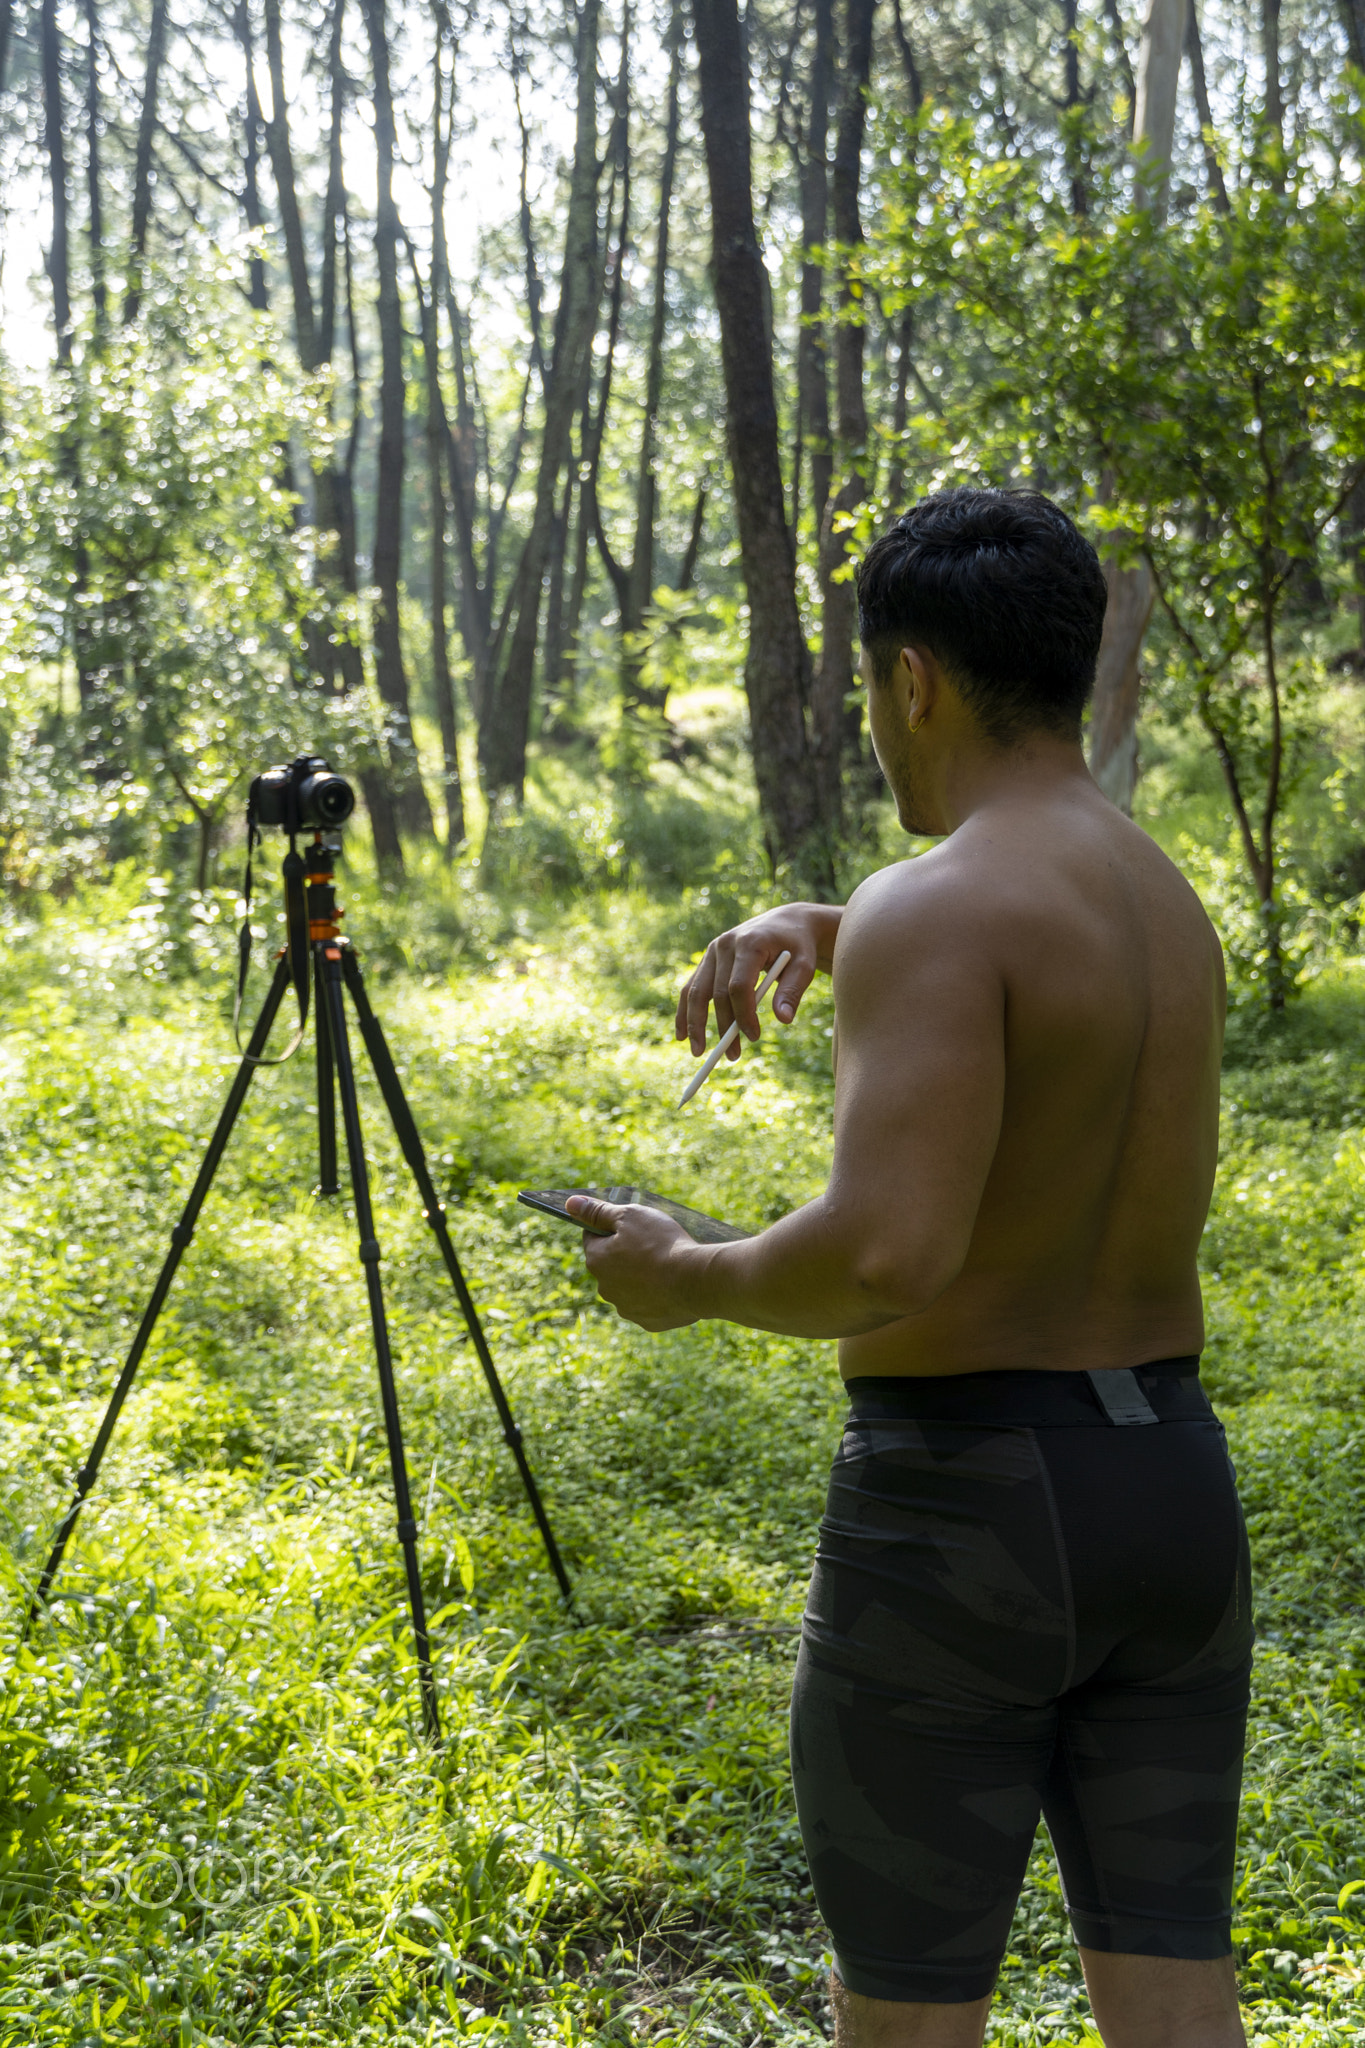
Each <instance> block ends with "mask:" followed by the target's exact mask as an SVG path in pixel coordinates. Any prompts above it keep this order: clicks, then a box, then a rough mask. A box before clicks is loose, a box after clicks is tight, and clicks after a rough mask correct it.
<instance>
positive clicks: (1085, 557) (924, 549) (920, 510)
mask: <svg viewBox="0 0 1365 2048" xmlns="http://www.w3.org/2000/svg"><path fill="white" fill-rule="evenodd" d="M1106 595H1107V593H1106V589H1105V582H1104V573H1103V571H1102V570H1101V568H1100V564H1099V557H1098V556H1097V555H1096V553H1095V550H1094V549H1093V548H1092V547H1091V545H1090V543H1089V541H1088V540H1086V539H1085V537H1084V535H1083V534H1081V533H1079V532H1078V531H1077V529H1076V527H1075V526H1074V525H1073V523H1072V522H1071V520H1069V519H1068V518H1067V516H1066V514H1065V512H1063V511H1061V510H1060V509H1059V507H1057V506H1056V505H1054V504H1053V503H1052V501H1051V499H1050V498H1045V497H1043V496H1042V494H1041V493H1040V492H1038V491H998V490H970V489H961V490H953V491H935V492H934V494H933V496H932V497H928V498H921V500H920V502H919V503H918V505H912V506H911V507H910V510H909V511H908V512H905V513H902V515H901V517H900V518H899V519H898V520H897V521H896V523H895V525H894V526H893V527H892V528H891V531H890V532H889V533H884V534H883V535H882V537H881V539H880V540H878V541H874V543H873V545H872V546H871V547H870V548H869V549H868V551H867V554H866V555H865V556H864V557H863V562H862V566H861V568H860V569H859V571H858V631H859V635H860V637H861V639H862V642H863V645H864V646H865V647H866V649H867V651H868V655H869V657H870V659H871V662H872V673H873V675H874V677H875V678H876V680H877V681H878V682H879V683H886V682H889V680H890V677H891V671H892V669H893V667H894V666H895V661H896V656H897V655H898V653H899V652H900V650H901V648H902V647H906V646H912V647H913V646H919V647H923V648H926V649H927V650H928V652H929V653H930V654H932V655H933V656H934V657H935V659H936V660H937V661H939V662H940V663H941V664H942V666H943V667H944V668H945V669H946V670H947V672H948V674H949V675H950V676H951V678H952V680H953V682H954V683H955V684H956V686H957V688H958V689H959V690H960V691H961V693H962V696H963V698H964V699H965V701H966V702H967V703H968V704H969V705H970V707H971V709H972V710H973V711H974V712H975V713H976V715H977V717H978V718H979V719H980V721H981V723H982V726H983V727H984V728H985V730H986V731H987V732H988V733H989V734H990V736H991V737H992V738H993V739H995V740H998V741H1001V742H1006V741H1009V740H1013V739H1017V738H1018V737H1019V736H1020V735H1021V734H1022V733H1024V732H1027V731H1030V730H1036V729H1037V728H1039V727H1042V728H1044V729H1045V730H1048V731H1052V732H1059V733H1066V734H1067V735H1068V736H1070V735H1072V734H1075V733H1078V732H1079V730H1080V723H1081V713H1082V711H1083V710H1084V709H1085V704H1086V699H1087V698H1088V697H1089V695H1090V692H1091V689H1092V688H1093V687H1094V682H1095V660H1096V657H1097V655H1098V654H1099V651H1100V632H1101V629H1102V627H1103V625H1104V606H1105V599H1106Z"/></svg>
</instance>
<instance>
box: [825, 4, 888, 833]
mask: <svg viewBox="0 0 1365 2048" xmlns="http://www.w3.org/2000/svg"><path fill="white" fill-rule="evenodd" d="M875 14H876V0H846V9H845V17H844V21H845V31H844V64H843V80H842V92H841V96H840V108H839V126H838V133H837V135H836V138H835V146H834V166H833V178H832V181H831V184H832V198H833V215H834V235H835V242H836V255H835V262H834V268H835V273H836V275H837V277H838V281H839V298H838V305H839V323H838V326H837V328H836V330H835V339H834V366H835V376H834V385H835V393H836V397H837V403H838V429H839V438H838V455H839V467H840V469H841V471H842V474H843V481H842V483H841V484H840V486H839V489H838V491H837V492H836V493H835V494H834V496H833V497H831V498H830V499H829V501H828V503H827V504H826V506H825V512H824V517H823V520H822V522H821V527H820V598H821V605H820V662H819V666H818V668H817V669H816V672H815V681H814V686H813V688H812V692H811V739H812V745H813V751H814V755H815V771H816V775H817V778H818V781H819V788H820V801H821V805H822V808H823V811H824V816H825V819H826V821H827V823H828V825H829V827H830V829H831V830H832V831H837V830H838V829H839V826H840V823H841V819H842V785H843V773H842V769H843V751H844V733H845V724H846V721H845V716H844V711H845V705H846V704H847V703H848V700H849V698H850V696H851V693H852V690H853V641H854V634H855V629H856V625H857V599H856V596H855V593H854V589H853V584H852V582H851V580H850V567H851V564H850V561H849V542H848V536H847V533H846V532H845V531H844V529H843V525H842V522H843V521H844V520H845V519H847V518H849V517H850V516H851V515H852V514H854V513H856V511H857V509H858V507H859V506H860V505H861V504H862V502H863V500H864V499H865V498H866V496H867V487H868V486H867V464H868V432H867V399H866V394H865V390H864V382H863V373H864V354H865V346H866V339H867V329H866V327H865V326H864V324H863V299H862V285H861V283H860V281H859V278H858V251H859V248H860V247H861V245H862V241H863V223H862V211H861V206H860V192H861V188H862V164H863V142H864V137H865V134H866V128H867V96H868V86H869V81H870V78H871V71H872V25H873V19H874V17H875Z"/></svg>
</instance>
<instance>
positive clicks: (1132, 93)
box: [1104, 0, 1137, 142]
mask: <svg viewBox="0 0 1365 2048" xmlns="http://www.w3.org/2000/svg"><path fill="white" fill-rule="evenodd" d="M1104 18H1105V20H1106V21H1107V22H1108V23H1109V33H1110V35H1111V37H1112V38H1113V43H1114V57H1115V61H1116V62H1117V64H1118V67H1119V76H1120V78H1122V80H1123V85H1124V95H1125V97H1126V99H1127V101H1128V140H1129V141H1130V142H1131V141H1132V139H1133V128H1134V124H1135V121H1136V116H1137V80H1136V79H1135V78H1134V77H1133V60H1132V58H1131V57H1130V56H1129V55H1128V41H1127V38H1126V37H1125V35H1124V33H1123V16H1122V15H1121V14H1120V13H1119V4H1118V0H1104Z"/></svg>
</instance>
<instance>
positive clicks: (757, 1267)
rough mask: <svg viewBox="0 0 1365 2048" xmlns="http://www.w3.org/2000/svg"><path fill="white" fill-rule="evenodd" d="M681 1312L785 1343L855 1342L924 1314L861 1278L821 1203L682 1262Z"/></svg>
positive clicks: (912, 1301) (848, 1245) (905, 1290)
mask: <svg viewBox="0 0 1365 2048" xmlns="http://www.w3.org/2000/svg"><path fill="white" fill-rule="evenodd" d="M686 1260H687V1270H686V1272H685V1276H684V1278H683V1283H682V1290H681V1291H682V1298H683V1301H684V1303H685V1305H686V1307H687V1308H688V1309H689V1310H690V1311H691V1312H692V1314H693V1315H695V1316H696V1317H697V1319H698V1320H699V1321H711V1320H715V1321H721V1322H727V1323H742V1324H745V1325H747V1327H748V1328H750V1329H754V1330H772V1331H775V1332H776V1333H778V1334H779V1335H781V1336H786V1337H857V1336H861V1335H862V1334H863V1332H864V1331H867V1330H879V1329H881V1328H882V1327H883V1326H884V1325H885V1324H887V1323H894V1322H898V1321H899V1320H900V1318H901V1317H902V1316H905V1315H912V1314H913V1313H914V1312H915V1310H916V1309H917V1308H920V1307H925V1306H927V1300H926V1301H920V1300H919V1299H918V1298H917V1291H916V1290H915V1289H914V1288H913V1286H904V1285H902V1283H901V1282H900V1280H899V1279H898V1280H897V1282H896V1284H895V1288H894V1293H895V1299H894V1300H893V1299H890V1298H888V1290H887V1288H886V1284H885V1282H882V1283H881V1284H880V1285H879V1284H878V1283H877V1282H876V1281H875V1280H873V1279H872V1278H871V1277H870V1276H869V1277H862V1276H860V1274H859V1270H858V1258H857V1253H856V1249H855V1244H854V1241H853V1239H852V1233H851V1232H850V1231H849V1230H848V1227H847V1225H846V1224H844V1223H843V1222H842V1219H840V1218H839V1217H838V1215H837V1213H836V1212H835V1211H834V1209H833V1207H832V1205H831V1204H830V1201H829V1197H828V1196H827V1195H822V1196H820V1197H819V1198H818V1199H817V1200H816V1201H814V1202H808V1203H807V1204H806V1206H805V1208H804V1209H797V1210H795V1211H794V1212H793V1214H792V1215H790V1216H784V1217H783V1218H782V1220H781V1222H780V1223H774V1224H773V1225H772V1227H771V1228H770V1229H768V1230H765V1231H763V1232H762V1233H761V1234H760V1235H759V1236H758V1237H752V1238H745V1239H744V1240H743V1242H742V1243H739V1244H724V1245H698V1246H697V1247H696V1250H695V1252H693V1251H692V1250H690V1249H689V1251H688V1252H687V1254H686Z"/></svg>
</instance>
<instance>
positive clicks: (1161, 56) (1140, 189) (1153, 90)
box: [1133, 0, 1190, 220]
mask: <svg viewBox="0 0 1365 2048" xmlns="http://www.w3.org/2000/svg"><path fill="white" fill-rule="evenodd" d="M1189 5H1190V0H1151V6H1150V8H1149V10H1148V14H1147V19H1146V21H1145V22H1144V23H1143V25H1142V48H1141V50H1140V51H1139V53H1138V71H1137V105H1136V107H1135V108H1134V113H1133V147H1134V149H1136V150H1137V151H1138V152H1139V156H1138V172H1137V180H1138V183H1137V192H1136V194H1135V197H1136V199H1137V202H1138V205H1139V206H1150V207H1151V208H1152V210H1153V212H1154V213H1155V214H1156V216H1157V218H1158V219H1159V220H1160V219H1164V218H1165V213H1166V193H1167V188H1168V186H1169V184H1170V177H1171V149H1172V146H1173V145H1174V142H1175V95H1176V87H1177V85H1178V83H1179V80H1180V59H1181V55H1182V53H1183V51H1184V47H1185V21H1186V16H1187V14H1188V12H1189Z"/></svg>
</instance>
